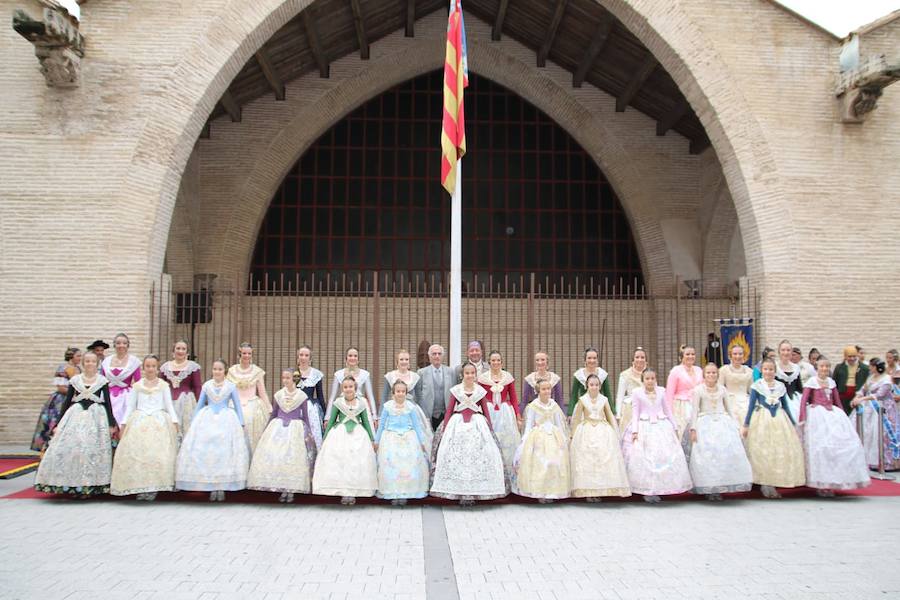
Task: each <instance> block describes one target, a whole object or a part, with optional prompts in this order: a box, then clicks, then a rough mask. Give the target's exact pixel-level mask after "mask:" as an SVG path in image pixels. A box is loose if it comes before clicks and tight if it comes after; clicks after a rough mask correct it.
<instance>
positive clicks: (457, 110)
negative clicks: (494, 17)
mask: <svg viewBox="0 0 900 600" xmlns="http://www.w3.org/2000/svg"><path fill="white" fill-rule="evenodd" d="M468 85H469V65H468V59H467V58H466V27H465V24H464V23H463V15H462V0H450V15H449V17H448V19H447V56H446V59H445V60H444V122H443V126H442V128H441V155H442V156H441V185H443V186H444V189H446V190H447V191H448V192H450V195H451V196H452V195H453V192H454V190H455V189H456V161H457V160H459V159H460V158H462V157H463V155H464V154H465V153H466V125H465V118H464V114H463V89H465V88H466V86H468Z"/></svg>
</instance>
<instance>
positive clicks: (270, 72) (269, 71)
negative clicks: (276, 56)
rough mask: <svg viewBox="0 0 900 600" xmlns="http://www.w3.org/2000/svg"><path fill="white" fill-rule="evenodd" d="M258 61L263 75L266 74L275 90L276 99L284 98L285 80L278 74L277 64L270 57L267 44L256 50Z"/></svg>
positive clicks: (267, 79)
mask: <svg viewBox="0 0 900 600" xmlns="http://www.w3.org/2000/svg"><path fill="white" fill-rule="evenodd" d="M256 62H257V63H258V64H259V68H260V69H261V70H262V72H263V75H265V77H266V81H268V82H269V85H270V86H271V87H272V91H273V92H275V99H276V100H284V82H283V81H282V80H281V77H280V76H279V75H278V71H277V70H275V65H273V64H272V61H271V59H269V53H268V52H267V51H266V48H265V46H263V47H261V48H260V49H259V50H257V51H256Z"/></svg>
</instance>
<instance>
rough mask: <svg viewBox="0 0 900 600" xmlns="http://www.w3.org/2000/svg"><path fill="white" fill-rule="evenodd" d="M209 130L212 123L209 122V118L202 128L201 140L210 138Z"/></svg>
mask: <svg viewBox="0 0 900 600" xmlns="http://www.w3.org/2000/svg"><path fill="white" fill-rule="evenodd" d="M209 130H210V124H209V120H207V121H206V123H204V125H203V129H201V130H200V139H201V140H208V139H209Z"/></svg>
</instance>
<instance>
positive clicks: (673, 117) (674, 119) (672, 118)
mask: <svg viewBox="0 0 900 600" xmlns="http://www.w3.org/2000/svg"><path fill="white" fill-rule="evenodd" d="M689 109H690V105H689V104H688V102H687V100H685V99H684V98H682V99H681V100H678V101H677V102H676V103H675V105H674V106H672V108H671V109H669V111H668V112H667V113H665V114H664V115H663V116H662V117H660V118H659V119H657V120H656V135H666V132H667V131H669V130H670V129H672V128H673V127H675V124H676V123H678V121H680V120H681V117H683V116H684V115H686V114H687V112H688V110H689Z"/></svg>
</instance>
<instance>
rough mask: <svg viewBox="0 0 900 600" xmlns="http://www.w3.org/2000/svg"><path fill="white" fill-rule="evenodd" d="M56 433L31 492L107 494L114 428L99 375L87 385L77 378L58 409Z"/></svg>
mask: <svg viewBox="0 0 900 600" xmlns="http://www.w3.org/2000/svg"><path fill="white" fill-rule="evenodd" d="M60 411H61V417H60V420H59V424H58V425H57V426H56V433H55V434H54V435H53V437H52V439H50V441H49V442H48V443H47V450H46V452H44V456H43V458H41V463H40V465H39V466H38V470H37V475H36V476H35V478H34V488H35V489H36V490H38V491H41V492H48V493H52V494H73V495H80V496H91V495H95V494H104V493H106V492H108V491H109V482H110V477H111V474H112V440H111V439H110V435H109V428H110V427H115V425H116V419H115V417H114V416H113V413H112V405H111V403H110V397H109V382H108V381H107V380H106V378H105V377H104V376H103V375H100V374H99V373H98V374H97V378H96V379H95V380H94V381H93V382H92V383H91V384H87V383H86V382H85V381H84V379H83V375H81V374H78V375H75V376H74V377H72V379H71V380H70V381H69V390H68V393H67V394H66V396H65V399H64V400H63V404H62V406H61V407H60Z"/></svg>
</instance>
